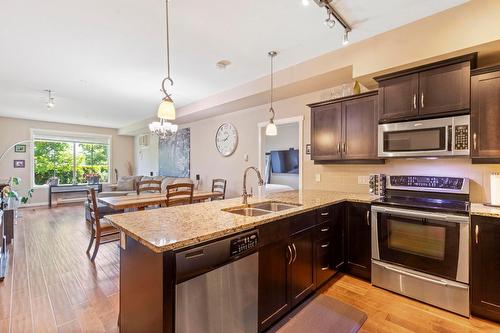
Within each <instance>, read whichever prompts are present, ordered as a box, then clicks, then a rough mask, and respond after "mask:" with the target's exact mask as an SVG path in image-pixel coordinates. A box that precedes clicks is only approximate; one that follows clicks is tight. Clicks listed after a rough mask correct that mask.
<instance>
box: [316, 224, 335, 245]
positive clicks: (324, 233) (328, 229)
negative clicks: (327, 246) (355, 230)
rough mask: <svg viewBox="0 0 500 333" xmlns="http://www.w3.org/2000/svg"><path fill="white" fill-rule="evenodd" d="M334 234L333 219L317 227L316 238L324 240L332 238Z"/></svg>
mask: <svg viewBox="0 0 500 333" xmlns="http://www.w3.org/2000/svg"><path fill="white" fill-rule="evenodd" d="M332 236H333V221H328V222H324V223H321V224H320V225H318V226H317V227H316V234H315V239H316V240H318V241H322V240H324V239H328V238H332Z"/></svg>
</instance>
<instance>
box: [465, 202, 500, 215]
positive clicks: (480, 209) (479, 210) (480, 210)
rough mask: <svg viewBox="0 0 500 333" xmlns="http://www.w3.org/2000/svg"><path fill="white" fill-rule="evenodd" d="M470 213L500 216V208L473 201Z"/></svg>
mask: <svg viewBox="0 0 500 333" xmlns="http://www.w3.org/2000/svg"><path fill="white" fill-rule="evenodd" d="M470 214H471V215H479V216H488V217H497V218H500V208H498V207H490V206H485V205H483V204H481V203H473V204H472V205H471V207H470Z"/></svg>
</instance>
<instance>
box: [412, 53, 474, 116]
mask: <svg viewBox="0 0 500 333" xmlns="http://www.w3.org/2000/svg"><path fill="white" fill-rule="evenodd" d="M418 103H419V114H420V115H427V114H436V113H445V112H454V111H461V110H467V109H469V108H470V63H469V62H463V63H459V64H454V65H449V66H444V67H439V68H436V69H431V70H428V71H424V72H420V74H419V98H418Z"/></svg>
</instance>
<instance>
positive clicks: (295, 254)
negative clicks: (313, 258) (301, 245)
mask: <svg viewBox="0 0 500 333" xmlns="http://www.w3.org/2000/svg"><path fill="white" fill-rule="evenodd" d="M292 247H293V253H294V256H293V260H292V264H293V263H294V262H295V260H296V259H297V248H296V247H295V243H292Z"/></svg>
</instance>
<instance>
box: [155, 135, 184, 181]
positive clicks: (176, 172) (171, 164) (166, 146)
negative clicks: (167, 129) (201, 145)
mask: <svg viewBox="0 0 500 333" xmlns="http://www.w3.org/2000/svg"><path fill="white" fill-rule="evenodd" d="M190 140H191V131H190V129H189V128H181V129H179V130H178V131H177V133H176V134H175V135H172V136H171V137H169V138H168V139H165V140H160V143H159V147H158V149H159V167H160V170H159V175H160V176H165V177H181V178H188V177H189V176H190V158H191V154H190V153H191V142H190Z"/></svg>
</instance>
